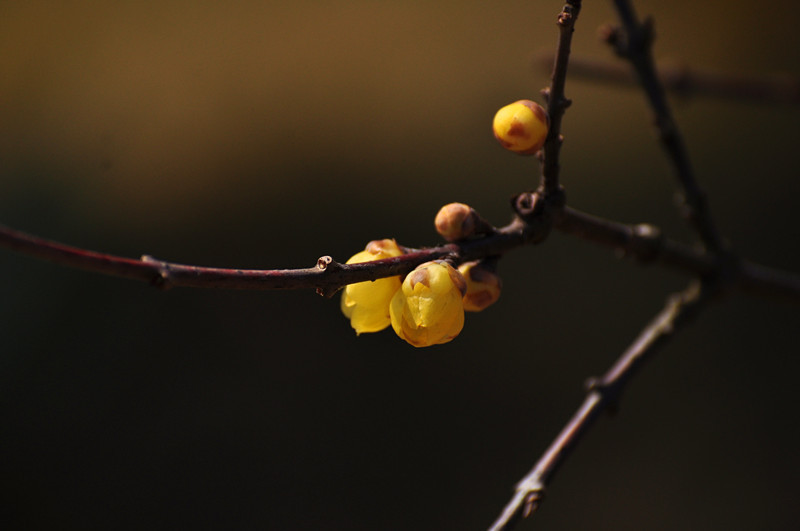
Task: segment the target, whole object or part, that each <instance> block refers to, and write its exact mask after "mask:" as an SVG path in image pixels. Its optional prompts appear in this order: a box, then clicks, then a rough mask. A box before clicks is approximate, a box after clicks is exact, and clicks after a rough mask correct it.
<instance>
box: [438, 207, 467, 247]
mask: <svg viewBox="0 0 800 531" xmlns="http://www.w3.org/2000/svg"><path fill="white" fill-rule="evenodd" d="M476 216H477V212H475V211H474V210H473V209H472V208H471V207H470V206H469V205H465V204H464V203H450V204H447V205H445V206H443V207H442V208H440V209H439V212H438V213H437V214H436V219H435V220H434V224H435V225H436V232H438V233H439V234H441V235H442V236H443V237H444V239H445V240H447V241H449V242H454V241H456V240H461V239H464V238H467V237H469V236H472V234H474V233H475V226H476V219H475V218H476Z"/></svg>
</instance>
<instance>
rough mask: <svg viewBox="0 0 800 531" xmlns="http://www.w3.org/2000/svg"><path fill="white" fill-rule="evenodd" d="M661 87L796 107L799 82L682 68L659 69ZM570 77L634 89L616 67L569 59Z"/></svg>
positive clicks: (626, 71) (546, 62)
mask: <svg viewBox="0 0 800 531" xmlns="http://www.w3.org/2000/svg"><path fill="white" fill-rule="evenodd" d="M534 64H535V67H536V68H537V69H542V70H544V69H547V70H548V71H549V70H550V68H551V67H552V65H553V52H552V51H542V52H540V53H538V54H536V56H535V58H534ZM656 72H657V75H658V79H659V80H660V81H661V84H662V86H663V87H664V88H665V89H666V90H667V91H670V92H673V93H675V94H677V95H679V96H681V97H686V98H689V97H695V96H696V97H709V98H718V99H719V98H722V99H731V100H739V101H750V102H755V103H765V104H768V103H773V104H794V105H796V104H800V80H798V79H797V78H793V77H790V76H778V75H775V76H772V77H765V76H758V77H755V76H742V75H731V74H723V73H719V72H704V71H700V70H695V69H691V68H689V67H684V66H660V67H658V69H657V71H656ZM569 74H570V77H571V78H573V79H575V78H581V79H586V80H589V81H596V82H600V83H608V84H611V85H616V86H630V87H634V86H637V85H638V81H637V79H636V77H635V75H634V74H633V73H632V72H631V70H630V68H628V67H626V66H623V65H621V64H619V63H612V62H609V61H599V60H595V59H589V58H587V57H579V56H572V57H571V58H570V61H569Z"/></svg>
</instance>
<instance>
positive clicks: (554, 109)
mask: <svg viewBox="0 0 800 531" xmlns="http://www.w3.org/2000/svg"><path fill="white" fill-rule="evenodd" d="M580 10H581V2H580V0H568V1H567V3H566V4H565V5H564V7H563V9H562V10H561V13H559V15H558V19H557V20H558V30H559V39H558V48H557V49H556V57H555V62H554V64H553V74H552V77H551V81H550V87H549V88H546V89H544V90H543V91H542V95H543V96H544V97H545V99H546V100H547V115H548V118H549V119H550V129H549V131H548V133H547V139H546V140H545V142H544V147H543V148H542V178H541V189H542V190H543V191H544V194H545V196H548V195H554V194H561V193H562V192H561V187H560V185H559V183H558V173H559V169H560V167H559V162H558V155H559V152H560V151H561V143H562V138H561V118H562V117H563V116H564V111H565V110H566V108H567V107H569V105H570V103H572V102H571V101H570V100H569V99H567V97H566V96H565V95H564V85H565V84H566V80H567V65H568V64H569V53H570V46H571V44H572V33H573V31H574V30H575V22H576V21H577V20H578V14H579V13H580Z"/></svg>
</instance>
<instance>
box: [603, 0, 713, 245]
mask: <svg viewBox="0 0 800 531" xmlns="http://www.w3.org/2000/svg"><path fill="white" fill-rule="evenodd" d="M614 5H615V6H616V8H617V12H618V13H619V16H620V20H621V21H622V29H614V30H609V31H608V32H607V35H606V37H607V39H606V40H607V41H608V42H609V43H610V44H611V45H612V46H614V48H615V50H616V52H617V54H619V55H620V56H622V57H624V58H625V59H627V60H628V61H629V62H630V63H631V65H632V66H633V69H634V71H635V72H636V76H637V78H638V79H639V83H640V84H641V86H642V88H643V89H644V92H645V94H646V95H647V99H648V101H649V102H650V106H651V107H652V108H653V112H654V114H655V122H656V127H657V128H658V131H659V135H660V139H661V144H662V145H663V146H664V149H665V150H666V151H667V154H668V155H669V158H670V160H671V161H672V164H673V166H674V169H675V175H676V177H677V178H678V181H679V183H680V185H681V188H682V189H683V196H684V206H685V211H684V216H685V217H686V218H687V219H688V220H689V222H690V223H691V225H692V226H693V227H694V229H695V230H696V231H697V233H698V234H699V235H700V239H701V240H702V241H703V243H704V244H705V246H706V248H707V249H708V250H709V251H711V252H713V253H720V252H722V251H724V249H723V242H722V237H721V236H720V233H719V231H718V230H717V228H716V226H715V225H714V221H713V219H712V218H711V214H710V212H709V208H708V202H707V199H706V195H705V192H703V190H702V189H700V187H699V186H698V184H697V180H696V178H695V175H694V170H693V169H692V165H691V163H690V161H689V153H688V151H687V150H686V147H685V145H684V142H683V137H682V136H681V134H680V132H679V131H678V126H677V124H676V123H675V120H674V119H673V117H672V111H671V110H670V107H669V103H668V102H667V97H666V93H665V91H664V87H663V86H662V85H661V83H660V82H659V79H658V75H657V74H656V68H655V63H654V62H653V54H652V44H653V26H652V22H651V21H650V20H649V19H648V20H646V21H645V22H644V23H641V22H639V20H638V19H637V17H636V13H635V12H634V10H633V6H631V4H630V2H628V1H627V0H614Z"/></svg>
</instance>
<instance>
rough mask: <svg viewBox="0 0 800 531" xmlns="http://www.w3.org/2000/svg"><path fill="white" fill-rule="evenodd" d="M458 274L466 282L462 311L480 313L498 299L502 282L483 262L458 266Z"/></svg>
mask: <svg viewBox="0 0 800 531" xmlns="http://www.w3.org/2000/svg"><path fill="white" fill-rule="evenodd" d="M458 270H459V272H460V273H461V274H462V275H463V276H464V279H465V280H466V281H467V293H466V294H465V295H464V310H466V311H468V312H480V311H481V310H485V309H486V308H488V307H489V306H491V305H492V304H494V303H495V302H497V299H499V298H500V291H501V290H502V288H503V281H502V280H501V279H500V277H499V276H498V275H497V273H495V272H494V271H492V270H491V269H490V268H489V267H488V266H487V265H486V264H484V263H483V262H477V261H476V262H464V263H463V264H461V265H460V266H458Z"/></svg>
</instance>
